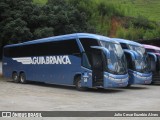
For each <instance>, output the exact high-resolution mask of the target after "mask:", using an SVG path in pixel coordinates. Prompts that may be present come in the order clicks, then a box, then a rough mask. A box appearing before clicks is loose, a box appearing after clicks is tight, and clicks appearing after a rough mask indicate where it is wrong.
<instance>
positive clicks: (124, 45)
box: [120, 43, 128, 49]
mask: <svg viewBox="0 0 160 120" xmlns="http://www.w3.org/2000/svg"><path fill="white" fill-rule="evenodd" d="M120 44H121V47H122V49H128V46H127V44H125V43H120Z"/></svg>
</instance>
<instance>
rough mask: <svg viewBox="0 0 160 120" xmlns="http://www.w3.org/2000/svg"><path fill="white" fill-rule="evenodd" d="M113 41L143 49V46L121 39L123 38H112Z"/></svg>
mask: <svg viewBox="0 0 160 120" xmlns="http://www.w3.org/2000/svg"><path fill="white" fill-rule="evenodd" d="M112 39H113V40H115V41H117V42H119V43H126V44H129V45H135V46H140V47H143V45H141V44H140V43H138V42H134V41H131V40H125V39H121V38H112Z"/></svg>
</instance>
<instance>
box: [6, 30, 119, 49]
mask: <svg viewBox="0 0 160 120" xmlns="http://www.w3.org/2000/svg"><path fill="white" fill-rule="evenodd" d="M77 37H78V38H93V39H98V40H104V41H108V42H113V43H118V42H117V41H115V40H112V39H111V38H109V37H105V36H102V35H97V34H90V33H73V34H67V35H60V36H53V37H48V38H42V39H37V40H32V41H27V42H23V43H18V44H11V45H6V46H5V47H13V46H21V45H30V44H37V43H45V42H51V41H61V40H67V39H74V38H77Z"/></svg>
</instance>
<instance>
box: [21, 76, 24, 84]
mask: <svg viewBox="0 0 160 120" xmlns="http://www.w3.org/2000/svg"><path fill="white" fill-rule="evenodd" d="M20 81H21V82H22V83H23V82H24V76H22V75H21V77H20Z"/></svg>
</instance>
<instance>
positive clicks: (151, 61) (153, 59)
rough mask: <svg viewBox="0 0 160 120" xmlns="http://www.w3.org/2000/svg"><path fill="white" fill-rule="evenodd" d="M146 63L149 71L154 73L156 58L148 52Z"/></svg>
mask: <svg viewBox="0 0 160 120" xmlns="http://www.w3.org/2000/svg"><path fill="white" fill-rule="evenodd" d="M148 62H149V64H150V68H151V71H152V72H153V73H155V72H156V63H157V56H156V55H155V54H154V53H150V52H148Z"/></svg>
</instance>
